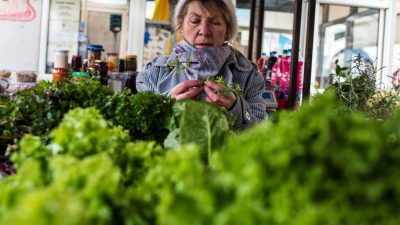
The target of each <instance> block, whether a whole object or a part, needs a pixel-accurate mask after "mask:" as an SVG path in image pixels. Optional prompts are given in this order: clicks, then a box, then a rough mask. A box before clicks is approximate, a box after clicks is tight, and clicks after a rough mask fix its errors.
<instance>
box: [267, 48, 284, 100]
mask: <svg viewBox="0 0 400 225" xmlns="http://www.w3.org/2000/svg"><path fill="white" fill-rule="evenodd" d="M281 63H282V55H278V59H277V62H276V63H275V64H274V66H273V67H272V71H271V85H270V86H271V90H272V91H275V92H276V93H275V94H276V96H278V95H277V94H278V90H279V83H280V78H281Z"/></svg>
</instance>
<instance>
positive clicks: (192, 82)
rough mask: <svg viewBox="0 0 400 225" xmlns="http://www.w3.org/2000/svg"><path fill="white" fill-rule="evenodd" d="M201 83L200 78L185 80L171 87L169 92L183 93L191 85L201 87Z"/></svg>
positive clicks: (191, 86)
mask: <svg viewBox="0 0 400 225" xmlns="http://www.w3.org/2000/svg"><path fill="white" fill-rule="evenodd" d="M201 85H202V81H200V80H187V81H184V82H182V83H179V84H178V85H176V86H175V87H174V88H173V89H172V91H171V93H172V92H174V93H176V94H181V93H184V92H186V91H187V90H188V89H191V88H193V87H201Z"/></svg>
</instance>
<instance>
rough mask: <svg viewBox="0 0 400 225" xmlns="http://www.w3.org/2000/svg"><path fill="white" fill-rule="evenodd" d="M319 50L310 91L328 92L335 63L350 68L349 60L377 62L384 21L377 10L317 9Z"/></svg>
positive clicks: (345, 7) (343, 7)
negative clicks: (360, 57) (380, 31)
mask: <svg viewBox="0 0 400 225" xmlns="http://www.w3.org/2000/svg"><path fill="white" fill-rule="evenodd" d="M320 12H321V13H320V20H319V21H320V24H319V31H320V32H319V46H318V52H317V61H315V63H316V66H317V71H316V75H315V77H314V79H313V83H312V84H311V85H312V87H311V90H313V88H314V92H320V91H322V90H324V89H325V88H327V87H328V86H329V85H330V84H329V82H328V81H329V75H330V74H332V73H334V71H335V61H336V60H338V63H339V65H341V66H347V67H351V66H352V59H353V58H354V57H355V56H357V55H361V56H362V57H363V59H364V60H372V61H375V60H377V57H378V43H379V29H381V28H380V27H379V24H380V21H381V20H384V17H382V16H381V15H380V10H379V9H371V8H361V7H351V6H337V5H330V4H321V5H320Z"/></svg>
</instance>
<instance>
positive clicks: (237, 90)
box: [207, 75, 243, 96]
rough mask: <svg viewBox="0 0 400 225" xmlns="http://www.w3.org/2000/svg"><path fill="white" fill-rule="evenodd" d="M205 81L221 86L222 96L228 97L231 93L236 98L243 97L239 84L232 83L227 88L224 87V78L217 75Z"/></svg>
mask: <svg viewBox="0 0 400 225" xmlns="http://www.w3.org/2000/svg"><path fill="white" fill-rule="evenodd" d="M207 81H211V82H214V83H217V84H219V85H220V86H222V88H223V90H222V93H223V95H224V96H229V95H230V94H231V93H232V92H233V93H235V94H236V95H237V96H241V95H243V92H242V89H241V88H240V85H239V84H235V83H232V84H231V85H230V86H229V87H228V86H227V85H226V83H225V80H224V77H223V76H222V75H217V76H215V77H207Z"/></svg>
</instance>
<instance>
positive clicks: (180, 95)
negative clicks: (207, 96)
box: [170, 80, 203, 101]
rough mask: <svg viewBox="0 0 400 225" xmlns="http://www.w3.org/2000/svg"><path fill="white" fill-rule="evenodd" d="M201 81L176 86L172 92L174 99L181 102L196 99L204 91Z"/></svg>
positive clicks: (191, 81) (189, 81) (186, 82)
mask: <svg viewBox="0 0 400 225" xmlns="http://www.w3.org/2000/svg"><path fill="white" fill-rule="evenodd" d="M202 83H203V82H202V81H201V80H187V81H184V82H182V83H179V84H178V85H176V86H175V87H174V88H173V89H172V90H171V92H170V95H171V97H172V98H174V99H176V100H177V101H179V100H184V99H196V98H197V96H198V95H199V94H200V93H201V92H202V91H203V88H202Z"/></svg>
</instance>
